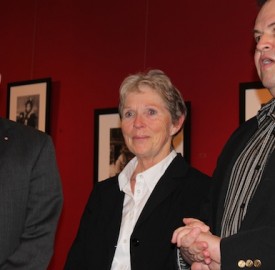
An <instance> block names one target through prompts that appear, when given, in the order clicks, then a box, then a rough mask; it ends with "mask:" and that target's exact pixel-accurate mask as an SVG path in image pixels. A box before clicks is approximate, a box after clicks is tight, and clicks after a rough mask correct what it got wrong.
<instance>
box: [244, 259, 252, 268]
mask: <svg viewBox="0 0 275 270" xmlns="http://www.w3.org/2000/svg"><path fill="white" fill-rule="evenodd" d="M245 265H246V267H248V268H251V267H252V266H253V265H254V264H253V261H252V260H247V261H246V263H245Z"/></svg>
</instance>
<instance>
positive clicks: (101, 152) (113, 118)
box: [94, 102, 191, 182]
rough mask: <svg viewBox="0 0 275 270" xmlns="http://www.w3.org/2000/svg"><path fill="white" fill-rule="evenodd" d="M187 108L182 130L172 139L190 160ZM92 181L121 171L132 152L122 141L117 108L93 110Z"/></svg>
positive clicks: (187, 104)
mask: <svg viewBox="0 0 275 270" xmlns="http://www.w3.org/2000/svg"><path fill="white" fill-rule="evenodd" d="M186 106H187V109H188V115H187V119H186V121H185V123H184V129H183V130H182V131H181V132H180V133H179V134H177V136H176V137H175V138H174V141H173V144H174V148H175V149H176V151H177V152H180V153H181V154H182V155H183V156H184V157H185V159H186V160H187V161H188V162H189V161H190V123H191V121H190V119H191V103H190V102H186ZM94 130H95V136H94V149H95V150H94V181H95V182H97V181H102V180H105V179H107V178H109V177H111V176H114V175H116V174H118V173H119V172H121V170H122V169H123V168H124V166H125V165H126V164H127V163H128V161H129V160H130V159H132V158H133V157H134V155H133V154H132V153H131V152H130V151H129V150H128V148H127V147H126V145H125V143H124V139H123V135H122V132H121V128H120V118H119V114H118V109H117V108H110V109H95V111H94Z"/></svg>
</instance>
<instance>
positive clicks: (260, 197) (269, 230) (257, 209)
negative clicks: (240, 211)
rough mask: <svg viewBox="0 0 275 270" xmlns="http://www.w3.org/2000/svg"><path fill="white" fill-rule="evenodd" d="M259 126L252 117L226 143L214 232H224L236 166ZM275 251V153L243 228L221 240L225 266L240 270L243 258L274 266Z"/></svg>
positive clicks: (216, 184)
mask: <svg viewBox="0 0 275 270" xmlns="http://www.w3.org/2000/svg"><path fill="white" fill-rule="evenodd" d="M256 129H257V120H256V118H255V117H254V118H252V119H250V120H249V121H247V122H246V123H244V124H243V125H242V126H241V127H240V128H238V129H237V130H236V131H235V132H234V133H233V135H232V136H231V137H230V139H229V140H228V142H227V144H226V145H225V147H224V149H223V151H222V153H221V155H220V157H219V159H218V163H217V168H216V170H215V172H214V179H213V182H214V187H213V191H212V198H213V209H214V213H213V222H212V225H213V232H214V233H215V234H217V235H220V231H221V220H222V215H223V205H224V200H225V196H226V192H227V188H228V184H229V178H230V173H231V171H232V167H233V165H234V163H235V161H236V159H237V157H238V156H239V154H240V153H241V151H242V150H243V149H244V147H245V145H246V143H247V142H248V140H249V139H250V138H251V136H252V135H253V134H254V133H255V131H256ZM274 254H275V153H274V152H273V153H272V154H271V156H270V159H269V160H268V163H267V164H266V166H265V168H264V172H263V175H262V180H261V183H260V184H259V186H258V188H257V191H256V193H255V195H254V197H253V199H252V201H251V202H250V204H249V206H248V209H247V214H246V216H245V218H244V220H243V222H242V225H241V228H240V231H239V232H238V233H237V234H236V235H233V236H230V237H228V238H225V239H223V240H222V241H221V255H222V256H221V257H222V269H223V270H237V269H240V268H239V267H238V262H239V261H240V260H244V261H247V260H252V261H253V262H255V261H256V260H260V261H261V267H260V268H259V269H261V270H270V269H274V259H273V257H274Z"/></svg>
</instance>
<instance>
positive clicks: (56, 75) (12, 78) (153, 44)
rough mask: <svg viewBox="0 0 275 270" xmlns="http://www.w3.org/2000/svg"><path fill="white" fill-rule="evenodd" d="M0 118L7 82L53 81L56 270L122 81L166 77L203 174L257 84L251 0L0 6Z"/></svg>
mask: <svg viewBox="0 0 275 270" xmlns="http://www.w3.org/2000/svg"><path fill="white" fill-rule="evenodd" d="M0 7H1V8H0V23H1V24H0V25H1V27H0V37H1V41H0V73H1V75H2V82H1V84H0V115H1V117H6V108H7V84H8V83H9V82H16V81H23V80H32V79H38V78H45V77H51V79H52V92H51V100H50V105H51V111H50V128H51V133H50V135H51V136H52V138H53V141H54V144H55V147H56V155H57V160H58V165H59V168H60V174H61V177H62V184H63V192H64V208H63V212H62V216H61V220H60V224H59V227H58V232H57V236H56V244H55V254H54V257H53V260H52V262H51V265H50V267H49V269H51V270H59V269H62V267H63V265H64V261H65V258H66V254H67V252H68V249H69V247H70V245H71V243H72V241H73V239H74V237H75V233H76V231H77V228H78V224H79V219H80V217H81V214H82V211H83V208H84V206H85V203H86V201H87V198H88V195H89V193H90V191H91V190H92V187H93V170H94V165H93V162H94V149H95V145H94V134H95V132H96V131H95V130H94V128H93V127H94V110H95V109H97V108H113V107H116V106H117V103H118V88H119V85H120V83H121V81H122V80H123V78H124V77H126V76H127V75H129V74H130V73H135V72H138V71H143V70H145V69H149V68H158V69H161V70H163V71H165V72H166V73H167V74H168V76H170V78H171V79H172V81H173V82H174V84H175V85H176V86H177V88H178V89H179V90H180V91H181V93H182V95H183V97H184V98H185V100H187V101H190V102H191V111H192V116H191V119H190V120H191V164H192V165H193V166H195V167H197V168H198V169H200V170H202V171H203V172H205V173H207V174H209V175H210V174H211V173H212V171H213V169H214V167H215V163H216V159H217V157H218V154H219V152H220V151H221V148H222V146H223V144H224V143H225V141H226V140H227V138H228V136H229V135H230V133H231V132H232V131H233V130H234V129H235V128H236V127H237V126H238V124H239V83H240V82H250V81H257V80H258V78H257V75H256V73H255V69H254V63H253V50H254V42H253V35H252V29H253V22H254V19H255V15H256V13H257V6H256V0H242V1H227V0H211V1H190V0H170V1H167V0H139V1H129V0H119V1H92V0H80V1H79V0H78V1H76V0H66V1H64V0H47V1H46V0H25V1H4V0H0Z"/></svg>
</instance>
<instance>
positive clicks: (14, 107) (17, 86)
mask: <svg viewBox="0 0 275 270" xmlns="http://www.w3.org/2000/svg"><path fill="white" fill-rule="evenodd" d="M50 88H51V78H43V79H37V80H29V81H20V82H12V83H8V104H7V117H8V118H9V119H10V120H13V121H15V122H18V123H21V124H24V125H26V126H31V127H33V128H36V129H38V130H41V131H43V132H47V133H49V105H50V104H49V98H50Z"/></svg>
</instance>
